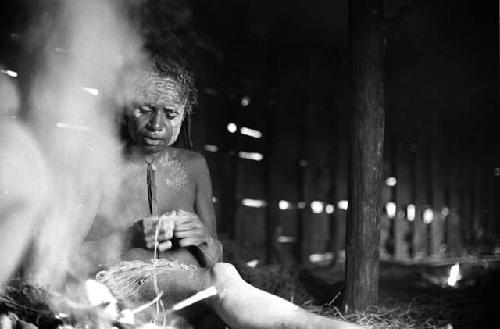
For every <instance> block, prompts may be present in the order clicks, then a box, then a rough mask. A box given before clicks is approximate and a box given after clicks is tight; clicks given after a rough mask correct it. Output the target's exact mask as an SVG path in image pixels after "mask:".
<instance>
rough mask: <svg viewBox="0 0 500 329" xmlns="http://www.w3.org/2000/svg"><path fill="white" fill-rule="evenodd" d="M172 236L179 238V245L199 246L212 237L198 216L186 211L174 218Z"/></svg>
mask: <svg viewBox="0 0 500 329" xmlns="http://www.w3.org/2000/svg"><path fill="white" fill-rule="evenodd" d="M174 236H175V237H176V238H178V239H179V245H180V246H181V247H189V246H199V245H201V244H203V243H206V242H208V240H209V239H211V238H212V235H211V234H210V232H209V230H208V228H207V226H206V225H205V223H203V221H202V220H201V219H200V217H198V215H196V214H193V213H187V212H184V213H183V214H182V215H181V216H179V217H177V218H176V219H175V228H174Z"/></svg>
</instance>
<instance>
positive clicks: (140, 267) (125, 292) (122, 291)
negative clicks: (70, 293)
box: [96, 259, 197, 300]
mask: <svg viewBox="0 0 500 329" xmlns="http://www.w3.org/2000/svg"><path fill="white" fill-rule="evenodd" d="M194 269H197V267H196V266H194V265H185V264H180V263H178V262H176V261H171V260H168V259H152V260H151V263H145V262H143V261H138V260H135V261H127V262H121V263H119V264H117V265H116V266H113V267H111V268H109V269H108V270H106V271H100V272H98V273H97V274H96V280H97V281H99V282H101V283H103V284H104V285H106V286H107V287H108V289H109V290H111V292H112V293H113V294H114V296H115V297H116V298H117V299H119V300H127V299H130V298H134V297H135V296H137V295H138V293H140V290H141V288H142V287H143V286H144V285H146V284H148V283H150V282H151V283H152V282H153V281H154V280H155V279H156V276H157V275H159V274H162V273H165V272H169V271H182V270H185V271H189V270H194ZM164 293H168V292H166V291H165V292H164Z"/></svg>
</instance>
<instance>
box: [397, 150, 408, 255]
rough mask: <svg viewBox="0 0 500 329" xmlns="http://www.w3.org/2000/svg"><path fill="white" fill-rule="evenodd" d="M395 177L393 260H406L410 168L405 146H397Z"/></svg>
mask: <svg viewBox="0 0 500 329" xmlns="http://www.w3.org/2000/svg"><path fill="white" fill-rule="evenodd" d="M397 145H398V146H397V152H396V161H395V162H396V163H395V175H396V178H397V183H396V197H395V203H396V217H395V218H394V258H395V259H397V260H401V259H408V252H409V248H408V243H407V241H406V233H407V232H408V223H407V219H406V216H405V212H406V206H407V205H408V204H409V203H410V190H409V189H410V168H409V161H407V160H408V153H409V150H408V149H407V148H405V146H406V145H405V144H403V143H401V142H399V143H398V144H397Z"/></svg>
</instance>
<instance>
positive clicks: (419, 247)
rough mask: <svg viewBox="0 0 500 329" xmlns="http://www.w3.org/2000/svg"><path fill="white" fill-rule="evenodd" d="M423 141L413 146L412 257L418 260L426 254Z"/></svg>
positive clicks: (425, 189) (426, 199) (425, 177)
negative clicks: (413, 208)
mask: <svg viewBox="0 0 500 329" xmlns="http://www.w3.org/2000/svg"><path fill="white" fill-rule="evenodd" d="M424 145H425V142H424V141H422V140H419V143H418V144H417V146H416V147H415V150H414V151H415V183H414V184H415V208H416V209H415V219H414V220H413V258H414V259H415V260H420V259H422V258H424V257H426V255H427V230H426V229H427V226H426V224H424V221H423V213H424V208H425V206H426V205H427V204H428V196H427V188H426V184H427V180H428V177H427V174H426V170H425V168H426V166H427V161H428V158H427V154H426V152H425V147H424Z"/></svg>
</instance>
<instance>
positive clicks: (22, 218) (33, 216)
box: [0, 75, 49, 285]
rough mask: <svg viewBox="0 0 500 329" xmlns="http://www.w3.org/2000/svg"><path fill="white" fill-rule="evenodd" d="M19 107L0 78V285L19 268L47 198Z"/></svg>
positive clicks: (9, 83)
mask: <svg viewBox="0 0 500 329" xmlns="http://www.w3.org/2000/svg"><path fill="white" fill-rule="evenodd" d="M19 104H20V100H19V93H18V90H17V86H16V84H15V82H14V80H12V79H9V78H7V77H5V76H2V75H0V260H1V266H0V285H1V284H2V283H4V282H5V281H6V280H7V279H8V278H9V277H10V276H11V275H12V273H13V272H14V270H15V268H16V266H17V265H18V264H19V261H20V258H21V256H22V255H23V253H24V251H25V250H26V248H27V247H28V245H29V243H30V240H31V238H32V234H33V228H34V227H35V226H36V224H37V222H38V220H39V219H40V217H41V213H42V209H43V206H44V204H45V203H46V199H47V197H48V194H49V189H48V182H47V175H46V171H47V169H46V164H45V161H44V157H43V155H42V153H41V152H40V148H39V146H38V144H37V142H36V138H35V137H34V136H33V134H32V133H31V132H30V130H29V129H28V128H27V127H26V126H25V125H24V124H23V123H22V122H21V121H20V120H18V118H17V114H18V110H19ZM34 191H36V193H33V192H34Z"/></svg>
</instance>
